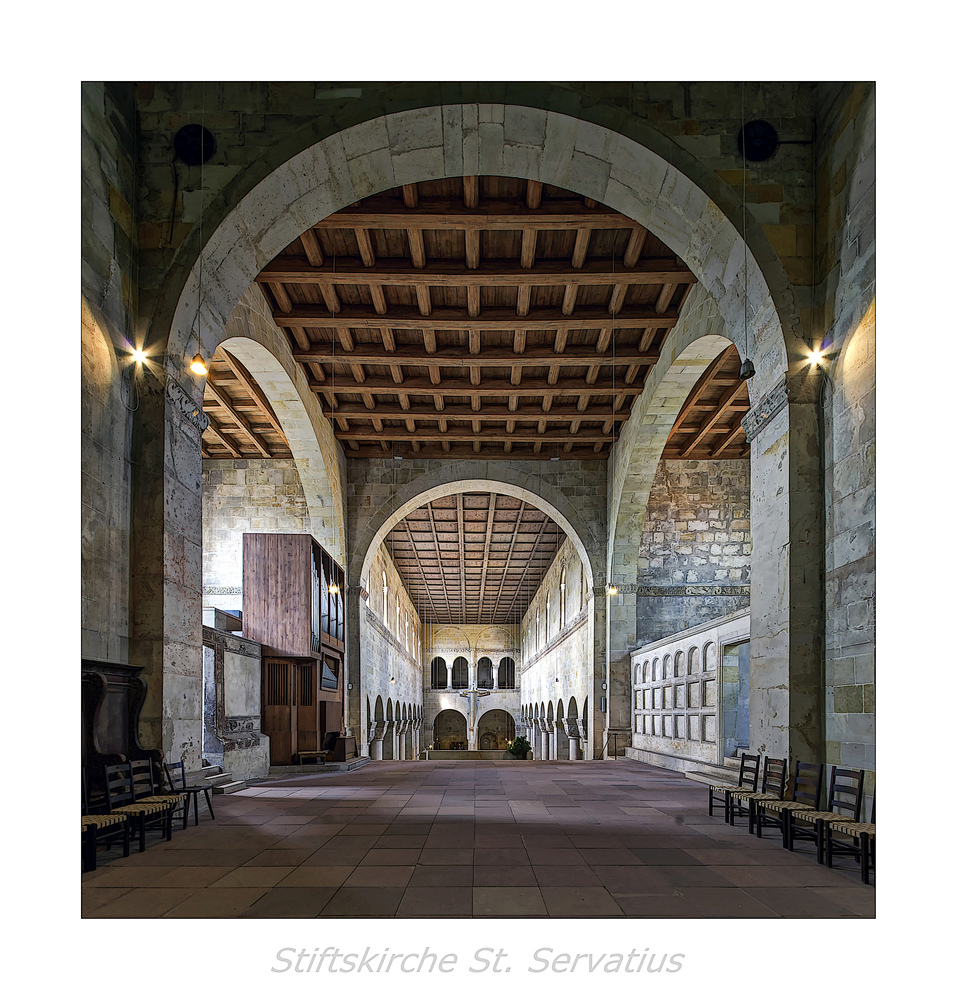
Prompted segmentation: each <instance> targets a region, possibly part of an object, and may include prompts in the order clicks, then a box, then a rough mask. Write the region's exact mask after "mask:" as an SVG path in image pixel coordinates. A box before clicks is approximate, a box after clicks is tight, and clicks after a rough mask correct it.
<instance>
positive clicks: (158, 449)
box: [129, 370, 209, 771]
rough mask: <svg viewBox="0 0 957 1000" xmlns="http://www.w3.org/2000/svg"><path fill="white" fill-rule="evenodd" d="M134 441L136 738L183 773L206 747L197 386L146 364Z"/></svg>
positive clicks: (202, 419) (204, 420) (204, 421)
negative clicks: (140, 691) (181, 765)
mask: <svg viewBox="0 0 957 1000" xmlns="http://www.w3.org/2000/svg"><path fill="white" fill-rule="evenodd" d="M135 377H136V378H137V379H138V382H137V388H138V392H139V408H138V410H137V412H136V414H135V416H134V421H133V431H132V440H131V462H130V469H131V508H130V515H131V523H132V529H133V530H132V531H131V536H130V567H131V571H130V640H129V657H130V663H132V664H135V665H138V666H142V667H143V672H142V674H141V675H140V676H141V677H142V679H143V680H144V681H145V682H146V685H147V689H146V701H145V703H144V705H143V709H142V712H141V714H140V739H141V742H142V743H143V744H144V745H145V746H147V747H155V748H162V750H163V751H164V752H165V753H167V754H169V759H170V760H174V761H178V760H182V761H184V762H185V764H186V770H187V771H190V770H193V769H195V768H198V767H199V766H200V763H201V757H202V746H203V631H202V630H203V504H202V451H201V443H200V442H201V437H202V433H203V430H204V429H205V428H206V426H207V425H208V423H209V418H208V417H207V416H206V415H205V414H204V413H203V408H202V398H203V394H202V385H201V384H196V382H198V380H195V379H192V380H189V376H186V377H184V378H183V384H182V385H181V384H180V382H179V381H177V379H176V378H174V377H173V376H172V375H169V376H168V378H167V381H166V383H165V386H164V385H163V384H162V382H161V381H160V379H158V378H157V377H156V376H155V375H153V374H151V373H150V372H149V371H148V370H144V371H143V372H142V373H140V374H138V375H136V376H135Z"/></svg>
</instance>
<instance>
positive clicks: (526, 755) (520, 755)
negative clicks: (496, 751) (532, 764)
mask: <svg viewBox="0 0 957 1000" xmlns="http://www.w3.org/2000/svg"><path fill="white" fill-rule="evenodd" d="M531 753H532V744H531V743H529V742H528V740H527V739H525V737H524V736H516V737H515V739H514V740H508V746H507V749H506V750H505V756H506V757H514V758H515V759H516V760H531Z"/></svg>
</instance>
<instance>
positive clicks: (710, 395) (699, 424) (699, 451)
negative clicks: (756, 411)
mask: <svg viewBox="0 0 957 1000" xmlns="http://www.w3.org/2000/svg"><path fill="white" fill-rule="evenodd" d="M740 369H741V358H740V357H739V356H738V352H737V349H736V348H735V347H734V346H733V345H732V346H730V347H728V348H727V349H726V350H725V351H723V352H722V353H721V354H719V355H718V357H716V358H715V359H714V361H712V362H711V364H710V365H709V366H708V367H707V368H706V369H705V372H704V374H703V375H702V376H701V378H699V379H698V381H697V382H696V383H695V386H694V388H693V389H692V390H691V392H690V393H688V398H687V399H686V400H685V402H684V405H683V406H682V407H681V410H680V412H679V413H678V416H677V418H676V419H675V422H674V425H673V426H672V428H671V433H670V435H669V436H668V442H667V444H666V445H665V449H664V451H663V452H662V453H661V457H662V458H687V459H714V458H745V457H746V456H747V455H748V454H749V447H748V442H747V439H746V438H745V436H744V429H743V428H742V427H741V421H742V419H743V418H744V415H745V414H746V413H747V412H748V409H749V407H750V403H749V402H748V383H747V382H745V381H744V380H742V379H741V378H739V376H738V372H739V371H740Z"/></svg>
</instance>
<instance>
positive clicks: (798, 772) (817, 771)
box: [754, 760, 824, 847]
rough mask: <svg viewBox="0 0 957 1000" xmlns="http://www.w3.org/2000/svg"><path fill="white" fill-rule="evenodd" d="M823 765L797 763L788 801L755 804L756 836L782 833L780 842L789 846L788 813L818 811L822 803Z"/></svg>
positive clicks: (770, 800) (769, 800) (766, 801)
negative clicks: (768, 830)
mask: <svg viewBox="0 0 957 1000" xmlns="http://www.w3.org/2000/svg"><path fill="white" fill-rule="evenodd" d="M823 783H824V765H823V764H808V763H805V762H803V761H800V760H799V761H797V763H796V764H795V766H794V777H793V779H792V784H791V797H790V798H789V799H784V798H781V799H762V800H759V801H757V802H755V804H754V832H755V833H756V834H757V835H758V836H759V837H760V836H762V831H763V829H764V828H765V827H767V826H770V827H776V828H777V829H779V830H780V831H781V841H782V843H783V845H784V846H785V847H787V846H788V840H787V837H788V824H787V822H786V820H787V816H788V813H790V812H792V811H793V810H795V809H804V810H808V809H817V807H818V806H819V805H820V803H821V786H822V785H823Z"/></svg>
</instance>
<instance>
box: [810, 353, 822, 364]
mask: <svg viewBox="0 0 957 1000" xmlns="http://www.w3.org/2000/svg"><path fill="white" fill-rule="evenodd" d="M823 360H824V355H823V354H822V353H821V352H820V351H811V356H810V357H809V358H808V361H809V362H810V363H811V364H812V365H819V364H820V363H821V362H822V361H823Z"/></svg>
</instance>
